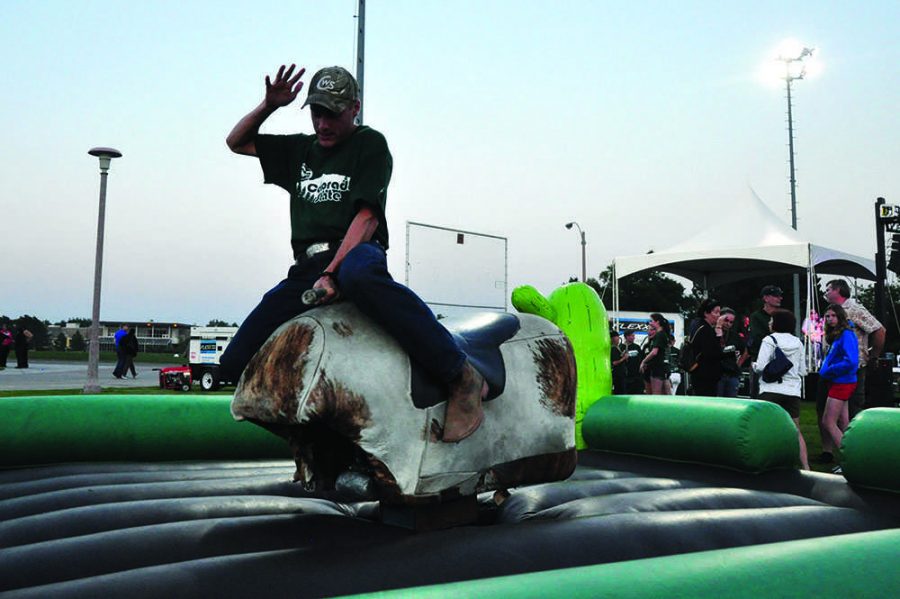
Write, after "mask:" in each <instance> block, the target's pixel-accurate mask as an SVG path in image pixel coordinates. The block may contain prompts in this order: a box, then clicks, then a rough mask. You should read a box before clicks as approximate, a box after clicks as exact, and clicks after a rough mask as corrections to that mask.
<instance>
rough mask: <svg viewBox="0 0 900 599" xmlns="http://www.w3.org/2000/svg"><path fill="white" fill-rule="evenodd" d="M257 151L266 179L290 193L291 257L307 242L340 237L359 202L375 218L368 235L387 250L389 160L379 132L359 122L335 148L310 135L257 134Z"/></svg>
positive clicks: (388, 154)
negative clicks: (348, 136) (373, 226)
mask: <svg viewBox="0 0 900 599" xmlns="http://www.w3.org/2000/svg"><path fill="white" fill-rule="evenodd" d="M256 153H257V155H258V156H259V162H260V165H261V166H262V169H263V176H264V177H265V182H266V183H272V184H275V185H278V186H279V187H281V188H283V189H285V190H286V191H287V192H288V193H290V194H291V247H292V248H293V250H294V257H295V258H298V257H300V255H301V254H302V251H303V249H304V248H305V247H306V246H307V245H308V244H310V243H315V242H318V241H338V240H340V239H343V237H344V234H345V233H346V232H347V228H348V227H349V226H350V223H351V222H352V221H353V218H354V217H355V216H356V213H357V212H359V209H360V207H361V206H362V205H366V206H368V207H369V208H371V209H372V210H373V211H374V212H375V215H376V216H377V217H378V228H377V229H376V230H375V234H374V235H373V239H375V240H376V241H378V242H379V243H381V245H383V246H384V248H385V249H387V247H388V230H387V222H386V220H385V216H384V213H385V205H386V202H387V188H388V184H389V183H390V181H391V170H392V169H393V159H392V158H391V153H390V151H388V147H387V142H386V141H385V139H384V136H383V135H382V134H381V133H379V132H378V131H375V130H374V129H371V128H370V127H366V126H360V127H357V128H356V130H355V131H354V132H353V135H351V136H350V138H349V139H347V140H346V141H344V142H343V143H341V144H340V145H338V146H337V147H335V148H323V147H322V146H320V145H319V144H318V142H317V138H316V136H315V135H304V134H296V135H257V137H256Z"/></svg>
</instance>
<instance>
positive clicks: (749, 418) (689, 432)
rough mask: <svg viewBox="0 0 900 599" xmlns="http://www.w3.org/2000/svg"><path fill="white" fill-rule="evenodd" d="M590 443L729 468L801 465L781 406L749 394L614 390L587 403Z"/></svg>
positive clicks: (755, 469)
mask: <svg viewBox="0 0 900 599" xmlns="http://www.w3.org/2000/svg"><path fill="white" fill-rule="evenodd" d="M582 431H583V434H584V438H585V440H586V441H587V444H588V447H590V448H591V449H596V450H601V451H611V452H616V453H628V454H637V455H643V456H649V457H653V458H659V459H664V460H673V461H678V462H693V463H698V464H707V465H711V466H720V467H725V468H731V469H734V470H739V471H742V472H765V471H768V470H776V469H791V468H796V467H797V466H798V465H799V455H800V447H799V444H798V441H797V429H796V427H795V426H794V423H793V421H792V420H791V417H790V416H789V415H788V413H787V412H786V411H784V410H783V409H782V408H781V407H780V406H778V405H776V404H774V403H770V402H766V401H756V400H752V399H733V398H712V397H675V396H671V395H666V396H655V395H613V396H608V397H604V398H603V399H601V400H600V401H598V402H597V403H595V404H594V405H592V406H591V407H590V409H589V410H588V412H587V414H586V415H585V418H584V425H583V428H582Z"/></svg>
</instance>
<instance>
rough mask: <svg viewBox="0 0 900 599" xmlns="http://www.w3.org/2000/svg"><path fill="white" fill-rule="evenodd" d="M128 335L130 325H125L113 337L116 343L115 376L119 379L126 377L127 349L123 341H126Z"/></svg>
mask: <svg viewBox="0 0 900 599" xmlns="http://www.w3.org/2000/svg"><path fill="white" fill-rule="evenodd" d="M127 334H128V325H127V324H123V325H121V326H120V327H119V330H118V331H116V334H115V335H113V340H114V341H115V342H116V367H115V368H114V369H113V376H114V377H116V378H117V379H121V378H124V377H125V348H124V346H123V345H122V339H124V338H125V335H127Z"/></svg>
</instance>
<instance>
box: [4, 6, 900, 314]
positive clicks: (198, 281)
mask: <svg viewBox="0 0 900 599" xmlns="http://www.w3.org/2000/svg"><path fill="white" fill-rule="evenodd" d="M355 11H356V1H355V0H333V1H327V2H324V1H300V0H295V1H291V2H269V1H266V0H255V1H254V2H228V1H223V0H216V1H201V0H188V1H181V2H175V1H155V2H149V1H132V2H120V3H113V2H108V1H77V0H67V1H58V2H54V1H33V0H32V1H18V0H4V1H3V2H0V55H2V60H0V86H2V93H0V115H2V117H0V118H2V119H3V123H2V125H3V131H4V134H5V139H6V143H5V150H4V151H3V153H2V156H3V159H2V160H0V223H2V239H3V252H2V253H0V256H2V257H0V272H2V281H3V284H2V292H0V314H6V315H9V316H13V317H16V316H19V315H21V314H25V313H27V314H34V315H37V316H39V317H41V318H46V319H49V320H52V321H56V320H60V319H64V318H67V317H71V316H88V317H89V316H90V312H91V297H92V296H91V294H92V289H93V267H94V251H95V243H96V227H97V203H98V202H97V198H98V191H99V176H98V169H97V160H96V159H95V158H93V157H90V156H88V155H87V150H88V149H90V148H91V147H93V146H112V147H115V148H118V149H119V150H121V151H122V152H123V154H124V157H123V158H121V159H118V160H116V161H114V162H113V165H112V168H111V171H110V177H109V190H108V206H107V214H106V245H105V261H104V271H103V300H102V310H101V318H102V319H103V320H144V319H149V318H153V319H155V320H157V321H165V320H172V321H179V322H195V323H198V324H205V323H206V321H207V320H209V319H211V318H222V319H225V320H228V321H232V320H235V321H240V320H241V319H242V318H243V317H244V315H245V314H246V313H247V312H248V311H249V310H250V309H251V308H252V307H253V306H254V305H255V303H256V301H257V300H258V298H259V296H260V295H261V294H262V293H263V292H264V291H265V290H266V289H268V288H270V287H271V286H273V285H274V284H275V283H276V282H277V281H278V280H280V278H282V277H283V276H284V274H285V272H286V269H287V267H288V266H289V264H290V262H291V252H290V244H289V236H290V229H289V222H288V202H287V195H286V194H285V193H284V192H283V191H281V190H280V189H278V188H274V187H272V186H265V185H263V183H262V174H261V171H260V169H259V166H258V163H257V162H256V161H255V159H251V158H247V157H242V156H237V155H233V154H231V153H230V152H229V151H228V150H227V148H226V147H225V143H224V138H225V135H226V134H227V133H228V132H229V131H230V129H231V128H232V126H233V125H234V123H235V122H236V121H237V120H238V119H239V118H240V117H242V116H243V115H244V114H245V113H247V112H248V111H249V110H250V109H251V108H253V107H254V106H255V105H256V104H257V103H258V102H259V101H260V99H261V98H262V94H263V90H264V85H263V78H264V76H265V75H266V74H267V73H274V72H275V70H277V67H278V65H280V64H282V63H285V62H287V63H290V62H297V63H298V64H299V65H304V66H306V67H307V69H308V71H309V74H311V73H312V72H313V71H314V70H316V69H317V68H320V67H322V66H328V65H331V64H341V65H345V66H347V67H349V68H350V69H351V70H353V65H354V57H355V28H356V24H355V19H354V14H355ZM898 22H900V3H898V2H896V1H885V2H875V1H868V2H866V1H863V2H852V3H851V2H821V1H819V2H802V1H800V2H783V1H782V2H752V3H750V2H740V3H738V2H688V1H685V2H677V3H673V2H601V1H594V2H577V1H566V2H558V1H549V0H548V1H537V0H535V1H528V0H524V1H515V2H514V1H512V0H508V1H494V2H490V1H485V0H480V1H473V2H466V1H452V0H451V1H441V2H438V1H429V0H415V1H413V0H409V1H404V0H370V1H369V2H368V3H367V14H366V26H367V27H366V36H367V37H366V48H365V50H366V72H365V73H366V77H365V102H364V104H365V120H366V123H367V124H368V125H371V126H373V127H375V128H377V129H379V130H380V131H382V132H383V133H384V134H385V136H386V137H387V140H388V144H389V146H390V149H391V152H392V153H393V156H394V175H393V180H392V183H391V187H390V190H389V194H388V211H387V218H388V221H389V222H388V224H389V227H390V229H391V251H390V252H389V264H390V266H391V270H392V271H393V272H394V274H395V277H396V278H398V279H400V280H403V279H404V273H405V267H406V255H405V251H406V243H405V229H406V223H407V221H415V222H419V223H427V224H432V225H438V226H442V227H450V228H460V229H464V230H467V231H474V232H482V233H485V234H489V235H494V236H499V237H505V238H507V240H508V246H507V255H506V259H507V261H508V288H509V290H510V291H511V290H512V289H513V288H514V287H515V286H517V285H522V284H531V285H534V286H536V287H537V288H538V289H539V290H541V291H542V292H544V293H549V292H551V291H552V290H553V289H554V288H556V287H557V286H558V285H560V284H561V283H563V282H565V281H566V280H567V279H568V278H569V277H570V276H578V275H580V271H581V248H580V245H579V240H578V236H577V233H576V232H575V231H571V230H566V229H565V228H564V226H563V225H564V224H565V223H566V222H568V221H571V220H575V221H577V222H578V223H579V224H580V225H581V227H582V228H583V229H584V230H585V232H586V235H587V265H588V274H589V276H596V275H597V273H599V272H600V271H601V270H602V269H603V268H605V267H606V265H607V264H609V262H610V261H611V260H612V258H613V257H614V256H617V255H631V254H639V253H644V252H646V251H647V250H649V249H662V248H665V247H666V246H669V245H673V244H675V243H678V242H679V241H683V240H684V239H686V238H687V237H689V236H690V234H691V233H692V232H694V231H696V230H698V229H701V228H703V226H705V225H706V224H707V223H709V222H711V221H714V220H717V221H720V222H721V223H722V226H723V227H741V226H743V224H742V223H739V222H733V221H730V220H729V205H730V204H731V203H733V202H741V201H746V200H747V198H748V194H749V192H748V185H752V186H753V188H754V189H755V190H756V191H757V193H758V194H759V195H760V196H761V197H762V198H763V199H764V200H765V201H766V202H767V203H768V204H769V205H770V206H771V207H772V208H773V210H775V212H776V213H777V214H778V215H779V216H782V217H783V218H784V219H785V220H786V221H788V222H789V221H790V215H789V204H790V201H789V197H790V196H789V186H788V165H787V158H788V154H787V133H786V102H785V97H784V89H783V87H779V86H777V85H775V86H770V85H765V84H764V83H763V82H762V81H761V80H760V78H759V77H758V71H759V69H760V66H761V65H762V64H763V63H765V62H766V61H767V60H771V58H772V56H773V53H774V50H775V48H776V47H777V46H778V44H779V43H780V42H781V41H782V40H783V39H785V38H795V39H797V40H800V41H801V42H803V43H804V44H807V45H814V46H816V47H817V48H818V51H817V52H818V57H819V59H820V61H821V64H822V65H823V69H822V71H821V73H819V75H818V76H816V77H814V78H813V77H810V78H808V79H805V80H802V81H798V82H796V84H795V87H794V100H795V111H794V115H795V125H796V127H795V128H796V152H797V178H798V199H799V212H798V214H799V219H800V227H799V229H800V232H801V233H802V234H803V235H804V236H807V237H808V238H809V239H811V240H812V241H815V242H818V243H823V244H826V245H832V246H835V247H837V248H839V249H842V250H844V251H848V252H852V253H855V254H859V255H863V256H867V257H872V256H873V253H874V248H875V243H874V222H873V208H872V206H873V202H874V200H875V198H876V197H877V196H885V197H886V198H887V199H888V202H889V203H900V169H898V168H897V164H898V162H900V160H898V159H900V152H898V148H900V144H898V140H900V119H898V109H897V107H898V105H900V81H898V72H900V70H898V65H900V42H898V35H897V23H898ZM304 93H305V92H304ZM300 104H301V103H300V102H297V103H295V104H294V105H292V106H289V107H287V108H285V109H282V110H281V111H280V112H279V113H277V114H276V115H274V116H273V117H272V118H271V119H270V120H269V122H267V123H266V125H265V126H264V131H267V132H277V133H291V132H298V131H301V132H309V131H311V126H310V124H309V115H308V110H300ZM495 255H499V254H497V252H492V253H491V256H495ZM423 256H424V255H419V256H414V257H412V258H411V260H412V261H413V262H417V263H421V262H422V259H423ZM434 261H435V264H433V265H431V268H433V269H440V268H446V269H454V270H456V271H458V270H460V269H463V268H465V265H460V264H456V263H453V262H452V261H449V260H447V261H444V263H441V262H442V260H441V258H440V252H437V257H436V258H435V259H434ZM487 270H489V271H491V272H493V270H494V266H493V265H491V267H490V268H488V269H487ZM478 272H481V270H478V269H477V268H474V267H473V273H475V274H476V275H477V273H478ZM472 284H473V288H475V287H477V286H478V285H479V284H480V283H479V282H478V281H473V283H472ZM489 284H490V285H491V286H495V285H496V282H495V281H493V280H492V281H490V282H489ZM474 295H477V294H473V298H474ZM476 301H477V298H474V299H473V302H476Z"/></svg>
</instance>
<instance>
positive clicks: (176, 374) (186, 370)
mask: <svg viewBox="0 0 900 599" xmlns="http://www.w3.org/2000/svg"><path fill="white" fill-rule="evenodd" d="M191 382H192V378H191V368H190V366H166V367H165V368H160V369H159V388H160V389H174V390H175V391H190V390H191Z"/></svg>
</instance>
